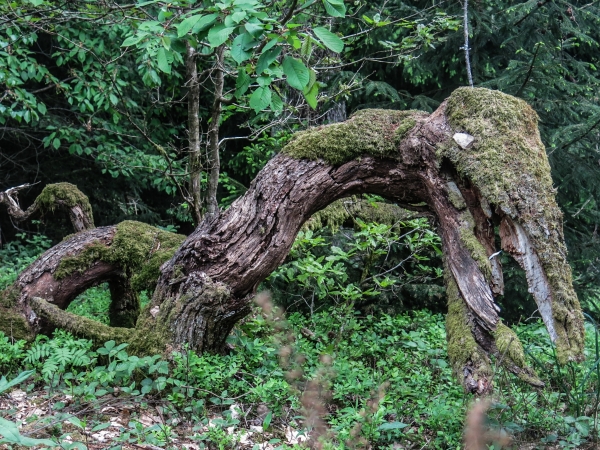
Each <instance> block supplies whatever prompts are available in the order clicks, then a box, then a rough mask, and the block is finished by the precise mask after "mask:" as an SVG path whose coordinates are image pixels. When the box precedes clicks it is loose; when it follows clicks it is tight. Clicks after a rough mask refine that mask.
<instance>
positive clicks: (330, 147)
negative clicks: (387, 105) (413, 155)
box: [282, 109, 423, 165]
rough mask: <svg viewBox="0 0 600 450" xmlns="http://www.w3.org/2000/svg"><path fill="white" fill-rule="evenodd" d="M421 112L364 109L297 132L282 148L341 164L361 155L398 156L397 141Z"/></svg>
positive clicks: (297, 155) (296, 154) (292, 154)
mask: <svg viewBox="0 0 600 450" xmlns="http://www.w3.org/2000/svg"><path fill="white" fill-rule="evenodd" d="M421 114H423V113H420V112H418V111H393V110H387V109H365V110H361V111H358V112H357V113H355V114H354V115H353V116H352V117H351V118H350V119H348V120H347V121H346V122H342V123H335V124H332V125H325V126H321V127H317V128H312V129H310V130H306V131H303V132H300V133H297V134H296V135H295V136H294V138H293V139H292V141H291V142H290V143H289V144H288V145H286V146H285V148H284V149H283V150H282V152H283V153H286V154H288V155H290V156H292V157H294V158H298V159H301V158H306V159H312V160H316V159H323V160H325V161H326V162H328V163H329V164H332V165H341V164H343V163H345V162H347V161H350V160H352V159H354V158H358V157H360V156H362V155H372V156H377V157H380V158H396V157H397V156H398V144H399V142H400V141H401V140H402V138H404V136H406V134H407V133H408V132H409V131H410V130H411V129H412V128H413V127H414V126H415V124H416V118H417V117H418V116H420V115H421Z"/></svg>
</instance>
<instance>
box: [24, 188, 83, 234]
mask: <svg viewBox="0 0 600 450" xmlns="http://www.w3.org/2000/svg"><path fill="white" fill-rule="evenodd" d="M35 201H36V203H37V205H38V207H39V208H40V210H41V211H42V213H45V212H48V211H54V210H55V209H56V206H57V202H59V201H60V202H62V203H64V205H65V206H67V207H68V208H73V207H74V206H79V207H80V208H81V210H82V211H83V213H84V214H85V215H86V217H88V218H89V220H90V222H91V224H92V227H93V221H94V215H93V213H92V206H91V205H90V201H89V199H88V198H87V195H85V194H84V193H83V192H81V191H80V190H79V188H78V187H77V186H75V185H74V184H71V183H55V184H49V185H47V186H46V187H45V188H44V189H43V190H42V192H41V194H40V195H38V197H37V198H36V200H35Z"/></svg>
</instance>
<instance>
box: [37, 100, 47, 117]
mask: <svg viewBox="0 0 600 450" xmlns="http://www.w3.org/2000/svg"><path fill="white" fill-rule="evenodd" d="M37 109H38V111H39V112H40V113H41V114H46V111H47V109H46V105H44V104H43V103H41V102H40V103H38V105H37Z"/></svg>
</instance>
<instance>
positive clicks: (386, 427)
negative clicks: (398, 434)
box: [377, 422, 408, 431]
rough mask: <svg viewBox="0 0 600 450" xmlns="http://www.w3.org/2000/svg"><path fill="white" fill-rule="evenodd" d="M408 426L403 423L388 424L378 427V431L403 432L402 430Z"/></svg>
mask: <svg viewBox="0 0 600 450" xmlns="http://www.w3.org/2000/svg"><path fill="white" fill-rule="evenodd" d="M407 426H408V424H406V423H402V422H387V423H382V424H381V425H379V426H378V427H377V429H378V430H380V431H381V430H401V429H402V428H406V427H407Z"/></svg>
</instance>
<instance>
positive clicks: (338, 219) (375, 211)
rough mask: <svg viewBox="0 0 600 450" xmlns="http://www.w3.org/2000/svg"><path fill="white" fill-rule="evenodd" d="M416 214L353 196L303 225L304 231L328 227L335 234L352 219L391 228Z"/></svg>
mask: <svg viewBox="0 0 600 450" xmlns="http://www.w3.org/2000/svg"><path fill="white" fill-rule="evenodd" d="M416 215H417V213H415V212H413V211H408V210H406V209H404V208H400V207H399V206H398V205H394V204H393V203H383V202H371V201H368V200H366V199H364V198H361V197H358V196H353V197H347V198H341V199H339V200H336V201H335V202H333V203H331V204H329V205H328V206H327V207H326V208H324V209H322V210H321V211H319V212H317V213H316V214H313V215H312V217H311V218H310V219H309V220H308V221H307V222H306V223H305V224H304V228H305V229H309V230H313V231H315V230H320V229H322V228H325V227H328V228H329V229H331V231H332V232H334V233H335V232H337V231H338V230H339V229H340V227H341V226H342V225H343V224H344V223H346V222H348V221H349V220H352V219H354V218H357V219H360V220H362V221H364V222H369V223H381V224H385V225H389V226H391V227H394V226H398V225H399V224H400V222H402V221H403V220H409V219H411V218H413V217H415V216H416Z"/></svg>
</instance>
